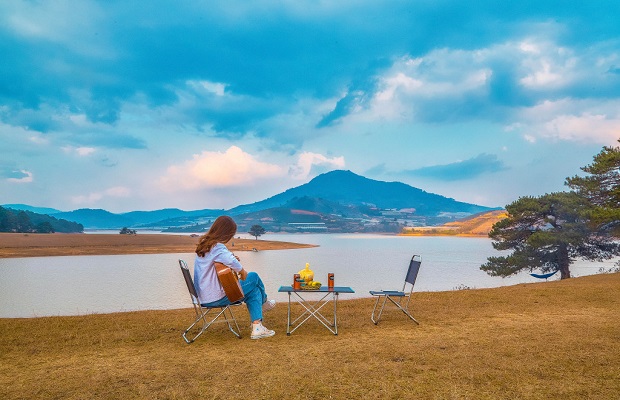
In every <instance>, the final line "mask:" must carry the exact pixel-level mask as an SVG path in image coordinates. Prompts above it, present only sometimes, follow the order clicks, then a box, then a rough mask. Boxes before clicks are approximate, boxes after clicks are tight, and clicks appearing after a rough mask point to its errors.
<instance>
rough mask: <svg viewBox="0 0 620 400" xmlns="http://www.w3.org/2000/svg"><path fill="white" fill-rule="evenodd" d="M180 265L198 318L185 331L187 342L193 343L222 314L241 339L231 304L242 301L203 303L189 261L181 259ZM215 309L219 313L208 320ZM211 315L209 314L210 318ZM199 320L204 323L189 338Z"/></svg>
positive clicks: (237, 303)
mask: <svg viewBox="0 0 620 400" xmlns="http://www.w3.org/2000/svg"><path fill="white" fill-rule="evenodd" d="M179 266H180V267H181V272H183V278H184V279H185V284H186V285H187V290H188V291H189V295H190V296H191V298H192V304H193V305H194V311H195V312H196V320H194V322H193V323H192V324H191V325H190V326H188V327H187V329H186V330H185V332H183V339H185V342H186V343H187V344H190V343H193V342H194V340H196V339H198V337H199V336H200V335H202V334H203V332H204V331H206V330H207V329H208V328H209V327H210V326H211V324H213V323H214V322H215V321H216V320H217V319H218V318H219V317H221V316H224V319H225V320H226V323H227V324H228V329H230V331H231V332H232V333H233V334H234V335H235V336H237V337H238V338H239V339H241V333H240V332H241V331H240V330H239V325H238V324H237V320H236V319H235V316H234V314H233V312H232V309H231V306H238V305H241V304H242V303H241V301H238V302H235V303H233V304H230V305H226V306H221V307H220V306H217V307H205V306H203V305H201V304H200V300H199V299H198V294H197V293H196V288H195V287H194V281H193V280H192V275H191V273H190V272H189V268H187V263H185V261H183V260H179ZM213 310H216V311H214V312H217V314H216V315H215V317H213V318H212V319H210V320H207V314H209V312H211V311H213ZM218 310H219V311H218ZM227 314H228V315H227ZM210 317H211V316H209V318H210ZM199 322H202V324H201V325H200V328H199V331H198V333H196V334H195V335H194V336H193V337H191V338H188V333H189V332H190V331H191V330H192V329H193V328H194V326H196V324H198V323H199ZM233 322H234V324H235V327H236V330H235V329H234V328H233V325H232V323H233ZM197 329H198V328H197Z"/></svg>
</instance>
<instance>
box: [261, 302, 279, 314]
mask: <svg viewBox="0 0 620 400" xmlns="http://www.w3.org/2000/svg"><path fill="white" fill-rule="evenodd" d="M275 306H276V301H275V300H267V301H266V302H264V303H263V312H265V311H269V310H273V308H274V307H275Z"/></svg>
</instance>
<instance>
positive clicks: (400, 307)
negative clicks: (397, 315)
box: [386, 296, 420, 325]
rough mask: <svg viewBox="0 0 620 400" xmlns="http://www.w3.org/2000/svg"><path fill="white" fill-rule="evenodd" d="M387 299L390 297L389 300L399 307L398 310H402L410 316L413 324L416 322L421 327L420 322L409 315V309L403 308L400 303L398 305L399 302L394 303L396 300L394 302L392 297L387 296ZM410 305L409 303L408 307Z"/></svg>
mask: <svg viewBox="0 0 620 400" xmlns="http://www.w3.org/2000/svg"><path fill="white" fill-rule="evenodd" d="M386 297H388V298H389V299H390V301H391V302H392V303H393V304H394V305H395V306H396V307H398V308H399V309H400V311H402V312H403V313H404V314H405V315H406V316H408V317H409V318H411V320H412V321H413V322H415V323H416V324H417V325H420V323H419V322H418V320H416V319H415V318H413V315H411V314H410V313H409V309H408V307H403V306H402V305H401V304H400V301H399V302H398V303H397V302H395V301H394V300H393V299H392V298H391V297H390V296H386ZM401 300H402V298H401ZM408 305H409V301H407V306H408Z"/></svg>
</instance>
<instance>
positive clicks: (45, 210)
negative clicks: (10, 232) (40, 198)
mask: <svg viewBox="0 0 620 400" xmlns="http://www.w3.org/2000/svg"><path fill="white" fill-rule="evenodd" d="M2 207H4V208H10V209H13V210H18V211H30V212H33V213H37V214H47V215H52V214H56V213H59V212H61V211H60V210H56V209H55V208H48V207H33V206H29V205H27V204H3V205H2Z"/></svg>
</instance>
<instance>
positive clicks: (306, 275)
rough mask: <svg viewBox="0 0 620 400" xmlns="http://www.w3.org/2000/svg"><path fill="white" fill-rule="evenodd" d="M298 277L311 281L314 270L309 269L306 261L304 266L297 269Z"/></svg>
mask: <svg viewBox="0 0 620 400" xmlns="http://www.w3.org/2000/svg"><path fill="white" fill-rule="evenodd" d="M299 277H300V278H301V279H303V280H304V281H306V282H312V280H313V279H314V272H312V270H311V269H310V263H306V268H304V269H302V270H301V271H299Z"/></svg>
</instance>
